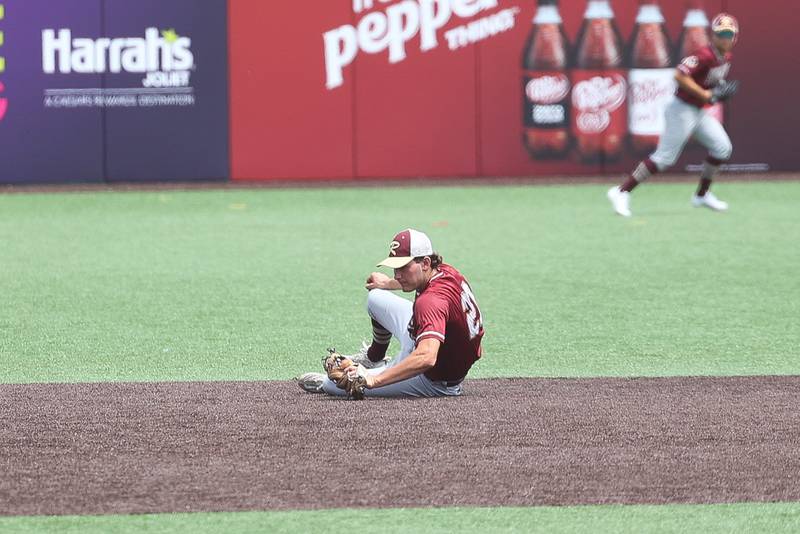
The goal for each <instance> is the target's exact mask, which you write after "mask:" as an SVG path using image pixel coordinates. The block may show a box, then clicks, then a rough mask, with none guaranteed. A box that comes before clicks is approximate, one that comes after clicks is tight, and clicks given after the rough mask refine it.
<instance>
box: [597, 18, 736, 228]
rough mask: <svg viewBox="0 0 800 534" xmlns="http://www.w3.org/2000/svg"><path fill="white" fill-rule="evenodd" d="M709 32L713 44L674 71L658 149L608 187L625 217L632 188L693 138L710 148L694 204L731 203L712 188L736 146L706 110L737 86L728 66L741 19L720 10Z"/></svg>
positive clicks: (721, 205) (628, 213) (666, 163)
mask: <svg viewBox="0 0 800 534" xmlns="http://www.w3.org/2000/svg"><path fill="white" fill-rule="evenodd" d="M711 31H712V36H711V44H710V45H708V46H707V47H705V48H701V49H700V50H698V51H697V52H695V53H694V54H693V55H691V56H688V57H686V58H684V59H683V60H682V61H681V63H680V65H678V68H677V71H676V73H675V80H676V81H677V82H678V90H677V92H676V94H675V97H674V98H673V99H672V101H671V102H670V103H669V104H668V105H667V107H666V110H665V112H664V113H665V119H666V125H665V127H664V133H663V134H661V138H660V139H659V142H658V147H657V148H656V151H655V152H653V153H652V154H651V155H650V157H648V158H646V159H645V160H644V161H642V162H641V163H639V165H638V166H637V167H636V169H635V170H634V171H633V172H632V173H631V174H630V176H628V178H627V180H625V182H623V183H622V185H620V186H619V187H612V188H611V189H609V191H608V194H607V196H608V199H609V200H610V201H611V205H612V206H613V207H614V211H615V212H617V213H618V214H619V215H622V216H623V217H630V216H631V210H630V194H631V191H633V189H634V188H635V187H636V186H637V185H639V184H640V183H642V182H643V181H645V180H647V179H648V178H649V177H650V176H652V175H654V174H656V173H658V172H661V171H663V170H665V169H667V168H668V167H671V166H672V165H674V164H675V162H676V161H677V159H678V157H679V156H680V155H681V152H683V147H684V146H685V145H686V142H687V141H688V140H689V137H692V136H694V138H695V139H696V140H697V141H699V142H700V143H701V144H702V145H703V146H705V147H706V148H707V149H708V152H709V155H708V158H707V159H706V160H705V162H704V163H703V171H702V174H701V176H700V185H699V186H698V188H697V191H696V193H695V194H694V195H693V196H692V204H693V205H694V206H695V207H700V206H705V207H708V208H711V209H712V210H716V211H724V210H726V209H728V204H727V203H726V202H723V201H721V200H719V199H718V198H717V197H716V196H714V193H712V192H711V191H709V187H710V186H711V181H712V180H713V179H714V176H715V175H716V174H717V172H718V171H719V166H720V165H721V164H722V163H723V162H724V161H726V160H727V159H728V158H730V156H731V152H732V150H733V147H732V145H731V140H730V138H729V137H728V134H727V133H726V132H725V128H723V127H722V124H720V122H719V121H718V120H717V119H715V118H714V117H713V116H711V114H709V112H708V109H709V107H710V106H711V105H712V104H714V103H716V102H720V101H724V100H727V99H728V98H730V97H731V96H733V95H734V93H736V90H737V88H738V82H735V81H732V82H727V81H725V77H726V76H727V75H728V71H729V70H730V66H731V64H730V61H731V57H732V56H731V50H732V49H733V46H734V45H735V44H736V39H737V37H738V35H739V23H738V22H737V21H736V19H735V18H734V17H733V16H731V15H728V14H727V13H720V14H719V15H717V16H716V17H714V20H713V21H712V22H711Z"/></svg>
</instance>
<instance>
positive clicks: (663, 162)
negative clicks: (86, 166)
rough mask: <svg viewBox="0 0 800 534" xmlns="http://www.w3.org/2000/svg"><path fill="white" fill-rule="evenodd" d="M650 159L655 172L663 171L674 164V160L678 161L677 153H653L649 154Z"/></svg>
mask: <svg viewBox="0 0 800 534" xmlns="http://www.w3.org/2000/svg"><path fill="white" fill-rule="evenodd" d="M650 161H652V162H653V164H654V165H655V166H656V169H655V172H664V171H665V170H667V169H669V168H670V167H672V166H673V165H675V162H676V161H678V154H665V153H661V154H659V153H655V154H653V155H652V156H650ZM651 172H652V170H651Z"/></svg>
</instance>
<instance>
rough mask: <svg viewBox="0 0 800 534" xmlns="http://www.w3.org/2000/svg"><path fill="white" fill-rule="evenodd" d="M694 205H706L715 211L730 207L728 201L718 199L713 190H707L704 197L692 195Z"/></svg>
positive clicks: (697, 206) (696, 206)
mask: <svg viewBox="0 0 800 534" xmlns="http://www.w3.org/2000/svg"><path fill="white" fill-rule="evenodd" d="M692 206H694V207H695V208H699V207H701V206H705V207H707V208H711V209H712V210H714V211H725V210H726V209H728V203H727V202H724V201H722V200H720V199H718V198H717V197H716V196H715V195H714V193H712V192H711V191H708V192H706V194H705V195H703V196H702V197H699V196H697V195H692Z"/></svg>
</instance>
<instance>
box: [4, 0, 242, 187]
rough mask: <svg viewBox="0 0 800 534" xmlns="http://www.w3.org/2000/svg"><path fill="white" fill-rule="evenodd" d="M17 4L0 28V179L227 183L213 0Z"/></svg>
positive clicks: (31, 0)
mask: <svg viewBox="0 0 800 534" xmlns="http://www.w3.org/2000/svg"><path fill="white" fill-rule="evenodd" d="M7 1H8V0H6V2H7ZM2 3H4V0H0V4H2ZM23 5H24V8H23V7H22V6H16V2H15V3H14V6H15V8H14V9H13V10H11V9H8V7H6V9H5V13H4V18H3V20H0V25H2V24H3V22H4V21H9V20H10V18H11V17H12V16H16V17H18V19H19V20H15V23H14V24H13V27H14V31H13V32H9V33H8V34H7V35H6V39H4V40H5V43H4V44H3V46H2V47H0V49H5V48H7V49H8V51H9V52H8V54H7V56H8V59H7V61H6V65H7V68H6V72H5V73H0V82H3V83H4V85H5V91H4V98H5V99H6V100H7V108H8V109H7V111H6V114H5V117H4V119H3V120H2V121H1V122H0V143H2V146H3V147H4V148H3V153H4V156H3V159H4V165H3V167H2V168H0V181H2V182H6V183H20V182H28V183H30V182H64V181H101V180H107V181H137V180H181V181H185V180H213V179H225V178H227V176H228V109H227V108H228V93H227V52H226V51H227V29H226V26H227V18H226V2H225V0H170V1H168V2H164V1H157V0H138V1H137V2H130V1H128V0H103V1H101V0H98V1H94V0H60V1H59V2H56V3H53V2H50V1H47V0H26V1H25V2H24V3H23ZM9 26H12V25H11V24H9ZM12 37H14V38H15V41H16V40H17V39H18V40H19V46H18V47H17V46H16V42H14V44H13V45H12V42H10V38H12ZM4 51H5V50H4ZM12 66H17V68H16V70H14V69H12V68H11V67H12ZM17 100H19V102H17ZM21 132H22V135H21ZM37 145H38V148H37ZM9 148H10V149H9ZM6 149H9V150H8V151H7V150H6Z"/></svg>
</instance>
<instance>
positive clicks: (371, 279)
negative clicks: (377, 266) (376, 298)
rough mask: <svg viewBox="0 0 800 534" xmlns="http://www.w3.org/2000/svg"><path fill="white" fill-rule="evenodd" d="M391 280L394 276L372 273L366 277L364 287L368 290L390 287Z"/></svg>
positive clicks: (392, 280)
mask: <svg viewBox="0 0 800 534" xmlns="http://www.w3.org/2000/svg"><path fill="white" fill-rule="evenodd" d="M392 282H394V278H389V276H387V275H385V274H383V273H372V274H370V275H369V276H368V277H367V283H366V284H365V286H364V287H366V288H367V290H368V291H369V290H370V289H392V285H391V284H392Z"/></svg>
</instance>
